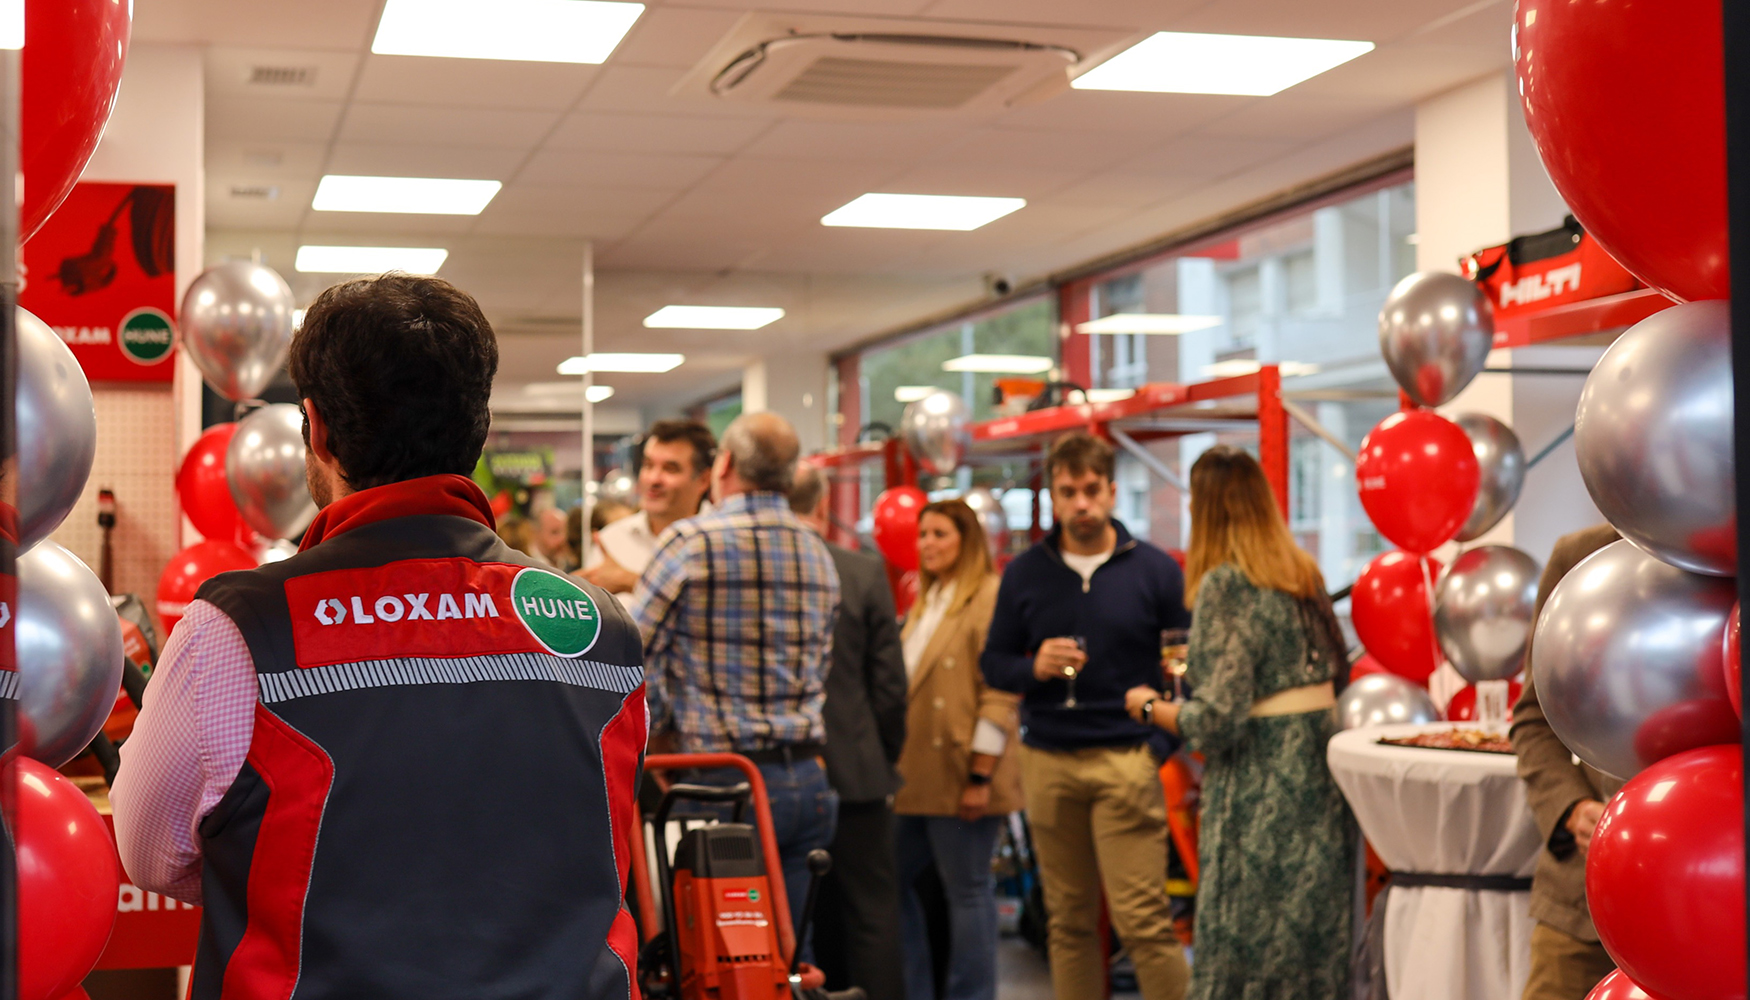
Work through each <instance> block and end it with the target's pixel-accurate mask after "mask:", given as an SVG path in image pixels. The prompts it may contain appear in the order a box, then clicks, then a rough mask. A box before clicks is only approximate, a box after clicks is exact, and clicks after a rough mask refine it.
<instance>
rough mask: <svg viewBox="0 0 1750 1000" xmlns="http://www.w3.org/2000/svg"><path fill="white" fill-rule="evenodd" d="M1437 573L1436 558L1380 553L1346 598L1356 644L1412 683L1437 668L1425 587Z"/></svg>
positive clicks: (1437, 653)
mask: <svg viewBox="0 0 1750 1000" xmlns="http://www.w3.org/2000/svg"><path fill="white" fill-rule="evenodd" d="M1460 433H1462V432H1460ZM1439 576H1440V561H1439V560H1438V559H1435V558H1434V557H1432V556H1423V557H1422V558H1421V560H1420V562H1418V560H1417V558H1416V557H1415V556H1413V555H1411V554H1410V553H1408V552H1386V553H1383V554H1381V555H1378V556H1375V557H1374V559H1373V561H1372V562H1370V563H1368V564H1367V568H1366V569H1364V570H1362V571H1361V576H1360V577H1359V578H1358V579H1357V580H1356V581H1355V589H1354V591H1353V592H1352V593H1351V594H1350V598H1349V601H1350V604H1349V608H1350V616H1351V617H1352V618H1353V619H1354V621H1355V634H1356V635H1357V636H1358V637H1359V638H1360V639H1361V645H1363V646H1365V647H1366V648H1367V652H1368V653H1369V654H1371V655H1372V656H1374V657H1376V658H1377V659H1378V660H1379V662H1380V663H1382V664H1384V665H1385V668H1386V669H1387V670H1389V671H1391V672H1392V673H1394V674H1397V675H1398V676H1400V677H1403V678H1406V679H1408V680H1412V681H1415V682H1416V683H1417V684H1426V683H1428V675H1430V674H1432V673H1433V672H1434V668H1436V667H1438V666H1440V657H1439V647H1438V646H1436V645H1435V643H1434V612H1433V609H1432V608H1431V607H1430V605H1429V602H1428V585H1429V583H1431V582H1432V581H1433V580H1435V579H1436V578H1438V577H1439ZM1350 675H1351V676H1354V671H1350Z"/></svg>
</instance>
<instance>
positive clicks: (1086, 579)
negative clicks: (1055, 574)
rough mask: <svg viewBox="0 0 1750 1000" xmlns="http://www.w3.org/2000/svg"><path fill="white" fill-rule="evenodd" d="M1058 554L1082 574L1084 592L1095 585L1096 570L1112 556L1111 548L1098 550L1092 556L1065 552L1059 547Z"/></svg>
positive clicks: (1064, 561) (1066, 564) (1066, 563)
mask: <svg viewBox="0 0 1750 1000" xmlns="http://www.w3.org/2000/svg"><path fill="white" fill-rule="evenodd" d="M1057 554H1058V555H1060V556H1062V557H1063V564H1064V565H1065V566H1068V567H1069V568H1070V569H1073V570H1075V571H1076V572H1077V573H1080V574H1081V575H1082V593H1084V594H1085V593H1087V592H1088V588H1089V587H1092V586H1093V585H1094V570H1097V569H1099V568H1100V567H1101V566H1104V565H1105V564H1106V560H1108V559H1110V558H1112V550H1111V549H1107V550H1106V551H1104V552H1096V553H1094V554H1093V555H1091V556H1082V555H1076V554H1075V553H1074V552H1065V551H1063V550H1062V549H1059V550H1058V553H1057Z"/></svg>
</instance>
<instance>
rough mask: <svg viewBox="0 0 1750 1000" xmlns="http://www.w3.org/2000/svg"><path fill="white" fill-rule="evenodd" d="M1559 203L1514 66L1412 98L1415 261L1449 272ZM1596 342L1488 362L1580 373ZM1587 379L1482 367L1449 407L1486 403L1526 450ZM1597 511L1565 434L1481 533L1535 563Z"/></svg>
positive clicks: (1562, 426) (1554, 215) (1569, 414)
mask: <svg viewBox="0 0 1750 1000" xmlns="http://www.w3.org/2000/svg"><path fill="white" fill-rule="evenodd" d="M1566 214H1567V208H1566V206H1565V205H1564V204H1563V203H1562V199H1561V196H1560V195H1559V194H1557V193H1556V190H1555V186H1554V185H1552V184H1551V183H1550V181H1549V176H1548V174H1546V173H1545V172H1544V169H1543V164H1542V162H1541V161H1540V160H1539V159H1538V156H1537V150H1536V147H1535V146H1534V145H1533V144H1532V141H1531V134H1530V132H1528V131H1527V130H1526V127H1525V120H1524V118H1523V116H1522V113H1521V110H1520V106H1519V95H1518V91H1517V85H1516V83H1515V81H1514V79H1513V75H1512V73H1511V72H1502V73H1499V74H1492V75H1490V76H1486V77H1482V78H1480V79H1477V80H1474V81H1472V82H1470V83H1468V84H1465V85H1464V86H1462V87H1458V88H1456V89H1454V90H1450V91H1447V92H1446V93H1444V94H1441V95H1439V96H1437V97H1433V98H1430V99H1428V100H1426V101H1424V102H1422V104H1420V105H1419V106H1418V107H1417V108H1416V230H1417V245H1416V261H1417V267H1418V269H1419V270H1423V271H1456V270H1458V261H1459V259H1460V258H1461V257H1462V256H1465V255H1468V254H1470V253H1471V252H1473V251H1475V250H1479V249H1482V248H1484V247H1488V246H1494V245H1498V244H1501V243H1505V242H1506V241H1507V240H1509V239H1511V238H1512V237H1514V236H1517V235H1525V234H1527V233H1537V232H1543V231H1545V230H1548V229H1554V228H1555V227H1557V226H1559V225H1561V223H1562V218H1563V216H1565V215H1566ZM1597 356H1598V350H1597V348H1595V347H1584V348H1581V347H1567V346H1562V345H1559V344H1558V345H1551V346H1547V347H1537V348H1530V349H1520V350H1517V351H1508V350H1498V351H1495V352H1493V353H1491V354H1490V356H1489V365H1488V366H1489V367H1490V368H1507V367H1514V366H1517V367H1538V368H1562V369H1572V370H1578V371H1582V372H1583V371H1585V370H1586V369H1589V368H1590V367H1591V364H1592V362H1593V361H1594V360H1595V359H1596V358H1597ZM1583 381H1584V380H1583V378H1582V377H1580V376H1577V375H1565V376H1527V375H1517V374H1516V375H1507V374H1496V373H1488V372H1485V373H1483V374H1481V375H1479V376H1477V378H1476V380H1475V381H1474V382H1472V383H1471V385H1470V387H1469V388H1467V389H1466V390H1465V391H1464V392H1463V393H1460V394H1459V396H1458V398H1457V399H1454V400H1453V401H1452V402H1451V403H1449V404H1448V405H1446V406H1443V407H1441V408H1440V409H1441V412H1443V413H1446V414H1448V415H1452V414H1457V413H1487V414H1489V415H1491V416H1493V417H1495V418H1496V419H1498V420H1500V421H1502V422H1503V423H1505V424H1507V425H1508V426H1510V427H1512V428H1513V430H1514V432H1515V433H1517V434H1518V435H1519V438H1520V441H1521V443H1522V444H1523V446H1524V448H1525V451H1526V455H1527V457H1528V458H1529V457H1531V456H1532V455H1535V454H1536V453H1537V452H1538V451H1540V450H1541V449H1542V448H1543V447H1544V446H1545V445H1546V444H1548V443H1549V442H1550V441H1552V440H1554V439H1555V438H1556V437H1557V436H1558V435H1560V434H1561V433H1562V432H1563V431H1564V430H1566V429H1567V428H1568V426H1569V425H1570V424H1572V423H1573V414H1574V404H1575V402H1576V401H1577V400H1578V398H1579V392H1580V386H1581V384H1582V383H1583ZM1599 520H1601V517H1600V516H1599V515H1598V513H1597V510H1596V509H1595V508H1593V507H1592V504H1591V502H1590V499H1589V498H1588V497H1587V495H1586V491H1585V485H1584V484H1583V483H1582V482H1581V481H1580V474H1579V468H1578V466H1577V465H1575V462H1574V457H1573V446H1572V444H1571V443H1570V444H1567V445H1563V446H1562V447H1561V448H1558V449H1557V450H1556V451H1555V452H1554V453H1552V454H1551V455H1550V456H1549V457H1548V458H1547V459H1545V460H1544V461H1543V462H1542V463H1541V464H1540V465H1539V466H1538V467H1537V468H1536V469H1533V470H1532V471H1531V473H1530V474H1529V475H1528V476H1527V478H1526V484H1525V490H1524V492H1523V493H1522V494H1521V496H1520V500H1519V504H1518V505H1517V506H1516V507H1515V509H1514V511H1513V513H1511V514H1509V515H1508V516H1507V517H1506V518H1505V519H1504V520H1503V521H1502V522H1501V524H1500V525H1498V526H1497V527H1496V528H1495V529H1494V530H1493V531H1491V532H1489V534H1488V535H1486V536H1485V537H1484V538H1483V539H1480V540H1479V541H1480V542H1494V543H1499V544H1503V545H1516V546H1518V547H1519V548H1521V549H1524V550H1525V551H1526V552H1528V553H1530V554H1531V555H1532V556H1533V557H1534V558H1536V559H1537V560H1538V561H1539V562H1542V561H1544V560H1546V559H1548V558H1549V553H1550V549H1551V547H1552V546H1553V545H1554V544H1555V540H1556V538H1558V537H1560V536H1561V535H1562V534H1565V533H1567V532H1569V531H1574V530H1577V529H1579V528H1582V527H1585V526H1586V525H1588V524H1594V523H1597V522H1598V521H1599Z"/></svg>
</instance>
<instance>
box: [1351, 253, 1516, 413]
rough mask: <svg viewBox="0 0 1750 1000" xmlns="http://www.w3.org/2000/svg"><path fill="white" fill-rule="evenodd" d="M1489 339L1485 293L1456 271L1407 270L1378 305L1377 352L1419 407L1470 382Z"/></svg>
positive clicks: (1490, 314) (1491, 313) (1490, 310)
mask: <svg viewBox="0 0 1750 1000" xmlns="http://www.w3.org/2000/svg"><path fill="white" fill-rule="evenodd" d="M1494 341H1495V308H1494V306H1492V305H1490V304H1489V297H1488V296H1487V295H1485V294H1483V292H1482V290H1481V289H1479V288H1478V287H1477V286H1476V285H1475V283H1473V282H1471V281H1469V280H1467V279H1465V278H1461V277H1459V276H1458V275H1456V274H1446V273H1443V272H1439V271H1421V272H1418V273H1416V274H1412V275H1410V276H1409V277H1407V278H1405V279H1404V280H1402V281H1400V282H1398V283H1397V287H1395V288H1393V289H1392V290H1391V294H1390V295H1388V296H1386V300H1385V306H1384V307H1382V308H1381V309H1380V310H1379V351H1380V353H1381V354H1383V355H1385V364H1386V367H1387V368H1390V369H1391V373H1392V377H1393V378H1395V379H1397V380H1398V385H1400V386H1403V389H1404V392H1406V393H1408V394H1409V396H1410V399H1412V400H1414V401H1415V403H1416V405H1418V406H1439V405H1440V404H1442V403H1445V402H1447V401H1448V400H1450V399H1452V397H1454V396H1456V395H1458V394H1459V392H1460V391H1462V390H1463V389H1464V387H1465V386H1467V385H1470V380H1471V379H1473V378H1476V377H1477V372H1480V371H1482V370H1483V362H1484V361H1485V360H1487V359H1488V356H1489V348H1490V347H1491V346H1492V345H1493V344H1494Z"/></svg>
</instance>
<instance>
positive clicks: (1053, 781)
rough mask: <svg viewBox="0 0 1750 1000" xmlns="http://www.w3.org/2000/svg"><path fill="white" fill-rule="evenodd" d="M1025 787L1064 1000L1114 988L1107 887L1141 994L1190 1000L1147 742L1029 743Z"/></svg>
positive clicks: (1162, 808)
mask: <svg viewBox="0 0 1750 1000" xmlns="http://www.w3.org/2000/svg"><path fill="white" fill-rule="evenodd" d="M1020 756H1021V784H1022V787H1023V789H1024V791H1025V793H1026V797H1027V819H1028V822H1029V824H1030V825H1031V827H1032V831H1033V849H1034V851H1035V853H1036V854H1037V855H1038V858H1039V881H1040V884H1041V886H1042V887H1043V888H1044V890H1045V908H1046V910H1047V911H1048V912H1049V914H1050V923H1049V929H1050V941H1051V986H1052V990H1053V992H1055V993H1056V994H1057V1000H1096V998H1098V997H1102V996H1104V995H1105V993H1106V951H1105V947H1104V944H1105V943H1104V942H1103V941H1102V940H1101V939H1100V931H1099V927H1100V894H1101V890H1102V889H1103V890H1104V891H1105V896H1106V907H1107V909H1108V910H1109V911H1110V912H1111V915H1112V927H1113V929H1114V930H1115V931H1117V933H1118V938H1119V940H1121V941H1123V942H1124V947H1125V949H1126V950H1127V951H1129V953H1130V959H1131V961H1132V962H1134V963H1135V964H1136V978H1137V982H1138V984H1139V985H1140V987H1141V989H1142V996H1143V1000H1182V998H1183V997H1184V996H1185V989H1186V986H1187V984H1188V983H1189V981H1190V970H1189V968H1188V967H1187V966H1186V964H1185V949H1184V947H1183V946H1182V945H1181V944H1180V943H1179V937H1178V935H1177V934H1176V933H1175V932H1174V931H1173V918H1172V913H1171V912H1170V910H1169V909H1168V905H1167V893H1166V877H1167V807H1166V802H1165V801H1164V800H1163V798H1162V794H1161V781H1160V774H1159V765H1158V764H1157V763H1156V762H1155V759H1154V755H1153V754H1152V753H1150V752H1149V750H1148V748H1147V747H1130V748H1096V749H1089V750H1063V751H1057V750H1039V749H1035V748H1033V747H1029V746H1024V745H1023V746H1022V747H1021V754H1020Z"/></svg>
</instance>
